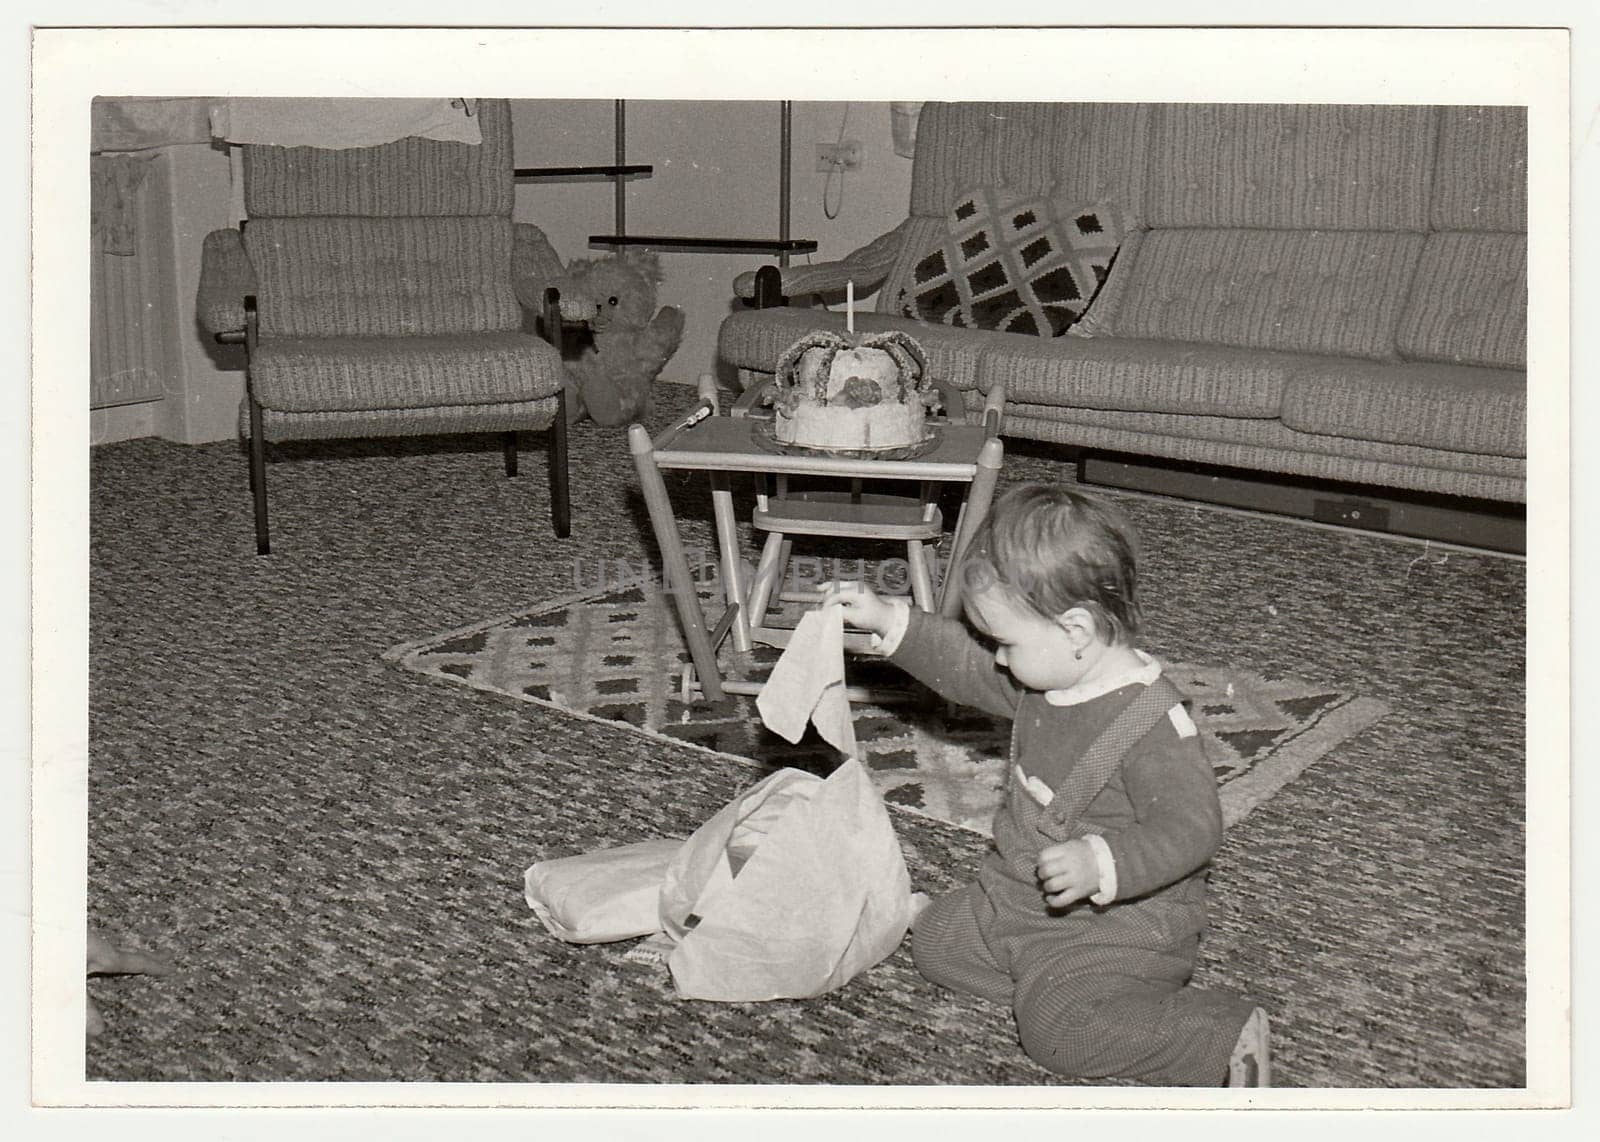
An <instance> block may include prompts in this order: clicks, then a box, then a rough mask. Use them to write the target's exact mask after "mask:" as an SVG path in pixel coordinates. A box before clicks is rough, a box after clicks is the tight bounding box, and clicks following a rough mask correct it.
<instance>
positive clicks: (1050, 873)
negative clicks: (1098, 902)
mask: <svg viewBox="0 0 1600 1142" xmlns="http://www.w3.org/2000/svg"><path fill="white" fill-rule="evenodd" d="M1038 875H1039V887H1040V889H1042V890H1043V892H1044V898H1045V901H1046V902H1047V903H1048V904H1049V905H1050V906H1051V907H1052V908H1065V907H1066V906H1067V905H1069V904H1076V903H1077V902H1078V901H1080V900H1083V899H1084V898H1086V897H1089V896H1093V895H1094V894H1095V893H1096V892H1099V891H1100V865H1099V863H1098V862H1097V861H1096V860H1095V859H1094V850H1093V849H1092V848H1090V847H1089V842H1088V841H1086V840H1084V839H1083V838H1082V837H1074V838H1073V839H1072V840H1070V841H1064V842H1062V843H1061V844H1059V845H1051V846H1050V847H1049V848H1047V849H1044V850H1043V851H1041V852H1040V853H1039V863H1038Z"/></svg>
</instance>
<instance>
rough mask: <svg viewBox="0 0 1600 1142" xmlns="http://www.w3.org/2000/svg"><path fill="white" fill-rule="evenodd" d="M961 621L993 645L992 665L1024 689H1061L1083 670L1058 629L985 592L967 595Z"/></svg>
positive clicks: (1001, 595)
mask: <svg viewBox="0 0 1600 1142" xmlns="http://www.w3.org/2000/svg"><path fill="white" fill-rule="evenodd" d="M966 610H967V618H968V619H969V620H971V622H972V625H973V626H974V627H976V628H977V629H978V631H979V633H980V634H983V635H985V636H986V637H987V638H989V639H990V640H991V641H992V642H993V643H994V644H995V652H994V660H995V663H996V664H997V665H999V666H1002V667H1004V668H1005V669H1006V670H1007V671H1008V672H1009V673H1010V674H1011V677H1013V678H1015V679H1016V680H1017V682H1018V683H1019V684H1021V685H1023V686H1026V687H1027V688H1028V689H1030V690H1064V689H1066V688H1067V687H1068V686H1072V685H1074V684H1075V683H1077V682H1079V681H1080V680H1081V679H1082V678H1083V676H1084V672H1085V670H1086V669H1087V667H1086V665H1085V662H1084V660H1083V659H1081V658H1078V657H1076V656H1075V655H1074V649H1075V648H1074V646H1073V643H1072V639H1071V638H1070V637H1069V635H1068V634H1067V631H1066V629H1065V628H1064V627H1062V626H1061V624H1059V623H1057V622H1055V621H1054V620H1053V619H1048V618H1045V617H1044V616H1043V615H1041V614H1039V612H1037V611H1035V610H1034V609H1033V608H1032V607H1029V606H1027V605H1026V604H1022V603H1017V602H1013V601H1012V600H1011V599H1010V598H1008V597H1007V596H1006V594H1005V592H1003V591H1001V590H999V589H997V588H994V587H990V588H989V589H987V590H983V591H979V592H977V593H976V594H973V595H969V596H968V597H967V600H966Z"/></svg>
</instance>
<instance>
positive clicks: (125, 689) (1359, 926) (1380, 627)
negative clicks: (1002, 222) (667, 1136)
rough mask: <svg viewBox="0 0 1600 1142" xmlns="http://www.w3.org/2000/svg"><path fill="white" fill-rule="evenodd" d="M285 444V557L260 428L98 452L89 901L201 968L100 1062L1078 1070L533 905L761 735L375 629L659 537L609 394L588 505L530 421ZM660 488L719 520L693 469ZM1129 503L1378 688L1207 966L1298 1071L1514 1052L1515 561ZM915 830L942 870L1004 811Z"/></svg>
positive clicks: (1279, 623)
mask: <svg viewBox="0 0 1600 1142" xmlns="http://www.w3.org/2000/svg"><path fill="white" fill-rule="evenodd" d="M529 443H530V445H531V446H532V447H533V448H537V441H536V440H530V442H529ZM277 456H278V459H277V461H276V462H275V463H273V464H272V465H271V466H270V469H269V476H268V479H269V485H270V491H271V496H272V504H273V513H274V515H273V527H274V552H275V553H274V554H273V555H272V556H270V557H268V558H258V557H257V556H255V555H254V554H253V545H252V539H251V528H250V503H249V495H248V491H247V488H246V481H245V475H246V473H245V464H244V460H243V457H242V456H241V455H240V453H239V451H238V450H237V449H236V448H235V447H233V446H231V445H207V446H201V447H185V446H182V445H177V444H171V443H165V442H161V441H155V440H142V441H133V442H128V443H124V444H116V445H109V446H104V447H101V448H97V449H95V450H94V451H93V453H92V459H91V464H92V519H91V522H90V527H91V549H90V550H91V582H90V600H89V604H90V620H91V627H90V642H91V645H90V667H89V669H90V696H89V705H90V709H89V719H90V721H89V727H90V784H89V910H90V917H91V919H92V920H93V922H95V923H96V924H97V925H99V926H100V927H102V928H103V929H105V930H108V931H110V932H112V933H115V934H118V935H120V936H121V937H123V938H124V939H125V940H126V941H127V942H130V943H133V944H137V945H142V946H146V947H150V948H155V949H159V950H160V951H162V952H164V953H166V954H167V955H169V956H171V957H172V958H173V959H175V960H176V961H177V963H178V965H179V971H178V972H177V974H175V975H172V976H170V977H166V978H142V977H127V978H119V979H98V980H94V981H91V983H90V987H91V991H92V994H93V995H94V997H95V998H96V1000H97V1002H98V1003H99V1005H100V1007H101V1009H102V1011H103V1012H104V1014H105V1016H106V1020H107V1024H108V1029H107V1031H106V1032H105V1034H104V1035H102V1036H101V1037H99V1038H98V1039H96V1040H95V1041H93V1042H92V1043H91V1045H90V1047H89V1051H88V1056H87V1070H88V1076H89V1077H90V1078H91V1079H107V1080H122V1079H137V1080H153V1081H159V1080H318V1081H321V1080H329V1081H339V1080H386V1079H390V1080H448V1081H475V1080H501V1081H528V1082H571V1081H596V1082H610V1083H663V1082H667V1083H677V1082H690V1083H694V1082H711V1083H773V1082H794V1083H827V1084H853V1083H871V1084H890V1083H892V1084H933V1085H938V1084H970V1083H994V1084H1018V1083H1045V1082H1050V1081H1052V1080H1051V1078H1050V1076H1049V1075H1047V1074H1046V1073H1045V1072H1044V1071H1042V1070H1040V1069H1039V1068H1037V1067H1036V1066H1034V1065H1033V1064H1032V1063H1030V1062H1029V1061H1028V1060H1027V1059H1026V1058H1025V1057H1024V1056H1023V1055H1022V1053H1021V1052H1020V1050H1019V1049H1018V1047H1017V1043H1016V1039H1015V1032H1014V1030H1013V1027H1012V1025H1011V1020H1010V1017H1009V1014H1008V1013H1007V1012H1006V1011H1005V1010H1004V1009H1002V1008H998V1007H994V1006H991V1005H988V1004H985V1003H982V1002H979V1001H977V1000H973V999H967V998H964V997H961V996H957V995H953V994H950V993H946V992H942V991H940V990H939V989H937V988H935V987H933V986H931V985H930V984H928V983H926V982H925V981H923V980H922V979H921V978H920V977H919V976H918V975H917V973H916V971H915V969H914V968H913V966H912V965H911V963H910V960H909V958H908V956H907V954H906V952H905V951H904V949H902V950H901V951H900V952H898V953H896V954H895V955H894V956H892V957H891V958H890V959H889V960H887V961H885V962H884V963H883V964H882V965H880V966H879V967H878V968H876V969H874V970H873V971H872V972H871V973H869V975H868V976H866V977H864V978H862V979H860V980H858V981H856V982H854V983H852V984H851V985H850V986H848V987H846V988H844V989H842V990H841V991H839V992H836V993H834V994H832V995H829V996H825V997H822V998H820V999H817V1000H813V1001H808V1002H803V1003H771V1004H737V1005H728V1006H721V1005H711V1004H700V1003H684V1002H681V1001H679V1000H677V999H676V998H675V997H674V996H673V995H672V993H671V990H670V984H669V983H667V982H665V981H664V980H663V979H662V978H661V977H660V976H659V974H657V973H653V972H650V971H647V970H641V968H640V966H639V965H631V964H626V963H624V962H622V960H621V956H622V949H620V948H618V949H596V948H578V947H569V946H567V945H564V944H561V943H559V942H558V941H555V940H552V939H550V938H549V937H548V936H547V935H546V934H545V933H544V931H543V929H542V928H541V927H540V926H539V924H538V921H537V920H535V919H534V918H533V917H532V915H531V914H530V913H529V911H528V909H527V907H526V905H525V904H524V902H523V900H522V893H521V872H522V869H524V868H525V867H526V866H527V865H528V864H529V863H531V862H532V861H533V860H536V859H539V858H540V857H542V856H545V855H550V854H553V853H555V852H558V851H559V852H570V851H579V850H586V849H593V848H600V847H603V846H606V845H611V844H618V843H622V842H625V841H628V840H633V839H637V838H638V837H640V836H647V835H674V834H683V833H686V832H688V831H689V830H690V829H692V828H693V827H694V825H696V824H697V823H699V822H700V821H703V820H704V819H705V818H706V817H707V816H708V815H709V814H710V813H711V812H713V811H715V809H716V808H717V807H718V806H720V805H721V804H723V803H724V802H725V801H726V800H728V799H729V798H730V797H731V796H732V795H733V794H734V793H735V792H737V791H738V790H739V789H741V788H743V787H745V786H746V785H747V784H749V781H750V776H751V771H750V768H749V767H748V766H747V765H744V764H741V763H736V762H732V761H728V760H724V759H720V758H717V757H715V756H711V755H708V754H707V753H706V752H704V751H703V750H697V749H693V748H689V747H675V746H673V745H671V744H670V743H663V742H659V741H654V740H649V739H645V738H642V737H640V736H639V735H637V734H635V733H632V732H630V731H629V730H627V729H625V728H614V727H612V726H609V725H606V724H603V723H601V722H596V721H592V720H586V719H580V718H575V717H571V716H568V715H565V714H562V713H561V712H559V711H555V710H550V709H547V708H544V707H541V706H537V705H531V704H528V703H524V702H516V701H512V700H509V699H506V698H503V697H500V696H498V695H494V694H489V693H483V692H477V691H473V690H468V689H463V688H456V687H449V686H444V685H441V684H439V683H438V682H436V681H433V680H430V679H426V678H422V677H419V676H416V675H413V674H409V673H406V672H402V671H398V670H395V669H393V667H392V666H390V665H387V664H386V663H384V661H383V660H382V655H383V653H384V651H385V650H386V649H388V648H389V647H391V646H394V645H395V644H396V643H399V642H404V641H410V640H417V639H422V638H424V637H426V636H428V635H430V634H432V633H434V632H438V631H441V630H447V629H451V628H453V627H458V626H463V625H465V624H468V623H471V622H475V621H477V620H479V619H481V618H483V617H484V616H489V615H496V614H505V613H510V612H513V611H517V610H519V609H525V608H530V607H533V606H536V605H537V604H539V603H540V602H541V601H542V600H547V599H551V598H555V597H558V596H562V595H568V594H571V593H572V591H573V588H574V578H575V572H574V565H575V561H576V562H577V564H578V565H579V566H580V567H581V566H583V565H585V561H594V560H600V559H606V560H617V559H626V560H634V561H637V560H640V559H642V558H644V557H646V556H648V555H650V554H651V551H650V548H651V545H650V543H649V541H648V535H649V529H648V525H647V523H646V520H645V515H644V510H643V504H642V500H641V499H640V498H639V496H638V494H637V490H636V488H635V486H634V481H633V478H632V471H631V466H630V464H629V460H628V456H627V450H626V444H625V441H624V440H623V438H622V437H621V436H620V435H619V434H616V433H607V432H603V431H601V430H597V429H595V428H593V426H587V427H585V428H583V429H580V430H579V431H578V432H577V433H576V434H575V439H574V455H573V472H574V486H575V497H574V522H573V535H572V538H571V539H569V540H567V541H565V542H558V541H556V540H554V539H553V538H552V537H551V534H550V531H549V524H548V513H547V507H548V502H547V495H546V492H545V488H544V485H543V480H542V473H541V472H540V470H539V469H540V465H539V463H538V462H537V461H538V457H537V454H536V453H535V454H530V455H527V456H525V458H524V475H523V476H522V477H521V478H519V479H516V480H506V479H505V478H504V477H503V475H502V473H501V471H500V467H499V455H498V452H497V451H496V446H495V444H494V442H493V441H488V440H484V441H481V442H479V441H442V442H411V443H404V442H392V441H391V442H383V443H372V444H362V445H350V446H318V447H312V446H303V447H289V448H284V449H282V450H280V451H279V452H278V454H277ZM1038 476H1043V477H1053V478H1070V468H1068V467H1067V466H1065V465H1062V464H1060V463H1059V462H1057V461H1056V460H1055V459H1053V458H1052V456H1051V454H1050V452H1049V450H1048V449H1031V448H1029V447H1028V446H1025V445H1024V446H1018V447H1015V448H1013V449H1012V450H1011V455H1010V456H1009V458H1008V461H1007V467H1006V471H1005V474H1004V479H1005V480H1006V481H1008V482H1009V481H1014V480H1018V479H1022V478H1025V477H1038ZM669 487H670V490H671V492H672V495H673V497H674V500H675V502H676V503H677V505H678V508H679V511H680V514H681V515H682V516H683V517H684V518H685V519H686V520H688V521H691V522H690V524H689V525H688V527H687V531H688V533H689V534H688V538H689V539H690V541H691V542H698V543H700V544H702V545H705V544H707V543H708V542H709V527H708V525H707V524H706V523H705V522H704V521H706V520H708V518H709V499H708V497H707V496H706V494H705V489H704V486H703V484H702V483H701V482H699V481H695V480H691V479H688V478H683V477H680V478H675V479H673V480H672V481H671V482H670V484H669ZM1123 502H1124V503H1125V504H1126V507H1127V510H1128V512H1129V514H1130V515H1132V516H1133V517H1134V519H1135V521H1136V522H1137V523H1138V524H1139V526H1140V528H1141V529H1142V531H1143V534H1144V541H1145V544H1144V546H1145V564H1144V576H1145V595H1146V604H1147V609H1148V611H1149V614H1150V617H1151V622H1150V631H1149V645H1150V649H1151V650H1153V651H1154V652H1155V653H1157V654H1158V655H1160V656H1161V657H1163V658H1166V659H1168V660H1172V661H1191V662H1194V661H1199V662H1208V663H1218V664H1226V665H1229V666H1231V667H1236V668H1238V669H1240V670H1244V671H1250V672H1254V673H1257V674H1262V675H1268V676H1296V677H1308V678H1315V679H1317V680H1319V681H1320V682H1323V683H1326V684H1327V685H1330V686H1334V687H1337V688H1339V689H1341V690H1343V691H1348V692H1352V693H1358V694H1362V695H1368V696H1371V697H1373V698H1376V699H1378V700H1380V701H1383V702H1384V703H1386V704H1387V705H1388V706H1389V708H1390V712H1389V713H1388V714H1387V715H1386V716H1385V717H1384V718H1383V719H1381V720H1380V721H1378V722H1377V723H1375V724H1374V725H1373V726H1371V727H1370V728H1369V729H1367V730H1365V731H1364V732H1362V733H1361V734H1359V735H1357V736H1356V737H1354V738H1352V739H1350V740H1348V741H1346V742H1344V743H1342V744H1341V745H1340V746H1339V747H1338V748H1337V749H1335V750H1334V751H1333V752H1332V753H1331V754H1329V755H1328V756H1326V757H1324V758H1323V759H1321V760H1320V761H1319V762H1318V763H1317V764H1316V765H1314V766H1312V767H1310V768H1309V769H1308V770H1307V771H1306V772H1305V773H1304V774H1302V775H1301V776H1300V777H1299V778H1298V779H1297V780H1295V781H1293V782H1291V783H1289V784H1288V785H1287V786H1285V787H1284V788H1283V789H1282V790H1281V791H1280V792H1279V793H1278V794H1277V795H1276V796H1275V797H1273V798H1272V799H1271V800H1270V801H1268V802H1267V803H1266V804H1264V805H1262V806H1260V807H1259V808H1257V809H1256V810H1255V811H1254V812H1253V813H1251V814H1250V816H1249V817H1247V818H1246V819H1245V820H1243V821H1242V822H1240V823H1239V824H1238V825H1237V826H1236V827H1235V828H1233V829H1232V830H1230V832H1229V834H1228V837H1227V839H1226V841H1225V843H1224V846H1223V849H1222V851H1221V852H1220V853H1219V855H1218V858H1217V860H1216V863H1215V869H1214V872H1213V877H1212V883H1213V889H1214V891H1213V900H1214V905H1213V912H1212V915H1213V924H1212V927H1211V929H1210V930H1209V932H1208V933H1207V936H1206V939H1205V942H1204V945H1203V948H1202V952H1201V958H1200V963H1199V965H1198V968H1197V971H1196V979H1197V981H1198V982H1200V983H1202V984H1204V985H1206V986H1213V987H1234V988H1239V989H1243V990H1248V991H1249V992H1250V993H1251V994H1253V995H1254V996H1256V997H1257V998H1259V999H1260V1001H1261V1002H1263V1003H1264V1004H1265V1005H1266V1006H1267V1007H1268V1008H1269V1009H1270V1010H1271V1012H1272V1015H1273V1017H1274V1024H1275V1028H1276V1061H1277V1077H1278V1079H1279V1081H1280V1082H1281V1083H1282V1084H1284V1085H1291V1086H1352V1087H1359V1086H1423V1087H1497V1086H1519V1085H1522V1083H1523V1082H1524V1059H1525V1052H1524V1043H1523V1027H1524V1021H1523V1004H1524V995H1525V987H1524V980H1523V963H1524V959H1523V950H1524V929H1523V899H1524V891H1523V889H1524V882H1523V874H1522V869H1523V845H1524V835H1523V819H1524V811H1523V805H1524V795H1525V790H1524V758H1523V726H1522V711H1523V694H1524V681H1523V680H1524V663H1523V634H1524V629H1523V627H1524V623H1523V615H1524V590H1525V583H1524V573H1523V572H1524V568H1523V565H1522V564H1521V563H1520V562H1518V561H1515V560H1510V559H1504V558H1498V557H1491V556H1482V555H1475V554H1465V553H1461V552H1456V551H1450V552H1444V551H1438V550H1428V549H1424V548H1422V547H1421V546H1418V545H1413V544H1409V543H1400V542H1394V541H1389V540H1384V539H1379V538H1373V537H1367V536H1362V535H1356V534H1350V533H1342V532H1334V531H1325V530H1316V529H1309V528H1305V527H1301V526H1296V525H1292V524H1288V523H1285V522H1281V521H1273V520H1266V519H1259V518H1253V517H1248V516H1244V515H1239V514H1232V513H1224V512H1217V511H1211V510H1206V509H1200V508H1194V507H1190V506H1186V505H1181V504H1174V503H1167V502H1158V501H1153V500H1144V499H1137V498H1129V499H1125V500H1124V501H1123ZM897 827H898V828H899V829H900V832H901V835H902V837H903V839H904V841H905V845H906V849H907V852H908V859H909V862H910V864H911V872H912V876H913V878H914V879H915V880H917V881H918V882H919V883H921V884H923V885H926V886H928V887H930V888H934V889H938V888H940V887H943V886H946V885H952V884H954V883H956V882H958V881H960V880H962V879H964V878H965V877H967V876H969V875H971V873H972V870H973V868H974V866H975V864H976V862H977V860H978V859H979V857H980V855H981V853H982V851H983V848H984V844H985V842H984V840H983V838H981V837H979V836H977V835H975V834H973V833H971V832H969V831H966V830H963V829H958V828H955V827H952V826H948V825H944V824H942V823H940V822H938V821H933V820H928V819H926V818H914V817H910V816H907V815H900V816H899V817H897Z"/></svg>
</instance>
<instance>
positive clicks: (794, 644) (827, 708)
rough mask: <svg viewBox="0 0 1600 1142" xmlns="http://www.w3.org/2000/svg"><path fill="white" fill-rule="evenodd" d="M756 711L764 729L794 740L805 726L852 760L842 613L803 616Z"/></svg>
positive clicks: (820, 611)
mask: <svg viewBox="0 0 1600 1142" xmlns="http://www.w3.org/2000/svg"><path fill="white" fill-rule="evenodd" d="M756 709H757V710H759V711H760V713H761V720H762V721H763V722H765V723H766V725H767V728H768V729H770V730H771V731H772V732H773V733H775V734H778V735H780V736H782V737H783V738H785V739H786V740H788V741H791V742H797V741H799V740H800V736H801V735H802V734H804V733H805V732H806V723H807V722H811V723H812V724H814V725H815V726H816V727H817V732H818V733H819V734H821V735H822V738H823V740H824V741H826V742H827V743H828V744H829V745H831V746H833V747H834V748H835V749H837V750H838V751H839V752H840V753H842V754H844V755H845V756H846V757H851V758H856V757H857V754H856V731H855V724H854V723H853V722H852V721H851V720H850V702H849V700H848V699H847V698H846V697H845V696H844V611H843V610H841V609H840V608H839V607H819V608H817V609H816V610H812V611H807V612H806V614H805V615H804V616H803V617H802V618H801V619H800V625H799V626H797V627H795V629H794V634H793V635H791V636H790V638H789V645H788V646H786V647H785V648H784V651H783V657H781V658H779V659H778V662H777V665H776V666H774V667H773V668H772V673H771V674H770V675H769V676H768V678H767V682H766V685H764V686H763V687H762V688H761V693H760V694H758V695H756ZM858 760H859V758H858Z"/></svg>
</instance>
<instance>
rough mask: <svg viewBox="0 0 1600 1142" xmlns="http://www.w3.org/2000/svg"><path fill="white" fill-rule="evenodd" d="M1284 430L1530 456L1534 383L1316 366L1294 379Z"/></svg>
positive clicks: (1469, 372)
mask: <svg viewBox="0 0 1600 1142" xmlns="http://www.w3.org/2000/svg"><path fill="white" fill-rule="evenodd" d="M1283 423H1284V424H1285V425H1286V426H1287V427H1289V428H1292V429H1294V430H1296V431H1297V432H1311V433H1320V434H1322V435H1327V436H1339V437H1348V438H1352V439H1356V440H1377V441H1383V442H1385V443H1389V444H1412V445H1417V446H1419V447H1423V448H1447V449H1451V450H1453V451H1457V452H1475V453H1482V454H1485V455H1491V456H1519V457H1520V456H1526V455H1527V454H1528V439H1527V437H1528V384H1527V375H1526V374H1525V373H1521V372H1517V371H1514V370H1509V369H1480V368H1469V367H1464V366H1460V365H1435V364H1406V365H1372V364H1367V363H1364V362H1349V363H1330V364H1325V365H1310V366H1307V367H1306V368H1304V369H1302V370H1300V371H1298V372H1297V373H1295V374H1294V375H1293V376H1292V377H1290V378H1289V383H1288V386H1287V388H1285V390H1284V394H1283Z"/></svg>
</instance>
